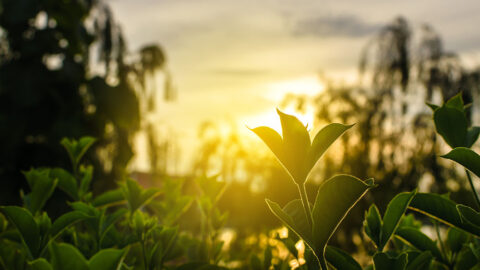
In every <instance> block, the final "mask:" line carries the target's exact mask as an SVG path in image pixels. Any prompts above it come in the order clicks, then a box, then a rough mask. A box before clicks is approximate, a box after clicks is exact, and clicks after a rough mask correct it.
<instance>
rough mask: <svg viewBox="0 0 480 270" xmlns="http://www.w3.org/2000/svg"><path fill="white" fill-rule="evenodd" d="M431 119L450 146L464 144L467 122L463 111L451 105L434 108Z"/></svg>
mask: <svg viewBox="0 0 480 270" xmlns="http://www.w3.org/2000/svg"><path fill="white" fill-rule="evenodd" d="M433 120H434V121H435V126H436V128H437V132H438V133H439V134H440V135H442V137H443V139H444V140H445V142H447V144H448V145H450V146H451V147H452V148H455V147H459V146H466V138H467V128H468V122H467V118H466V116H465V114H464V113H463V111H460V110H458V109H455V108H451V107H445V106H444V107H441V108H439V109H437V110H435V112H434V114H433Z"/></svg>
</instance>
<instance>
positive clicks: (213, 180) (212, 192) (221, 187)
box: [195, 176, 227, 203]
mask: <svg viewBox="0 0 480 270" xmlns="http://www.w3.org/2000/svg"><path fill="white" fill-rule="evenodd" d="M195 181H196V183H197V184H198V186H199V187H200V189H201V191H202V194H203V195H205V196H207V197H208V198H209V199H210V201H211V202H212V203H216V202H217V201H218V200H219V199H220V197H221V196H222V194H223V192H224V191H225V188H226V186H227V185H226V183H225V182H224V181H218V177H217V176H213V177H206V176H202V177H198V178H196V179H195Z"/></svg>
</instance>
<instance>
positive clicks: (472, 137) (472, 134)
mask: <svg viewBox="0 0 480 270" xmlns="http://www.w3.org/2000/svg"><path fill="white" fill-rule="evenodd" d="M479 134H480V127H470V128H469V129H468V130H467V139H466V140H467V145H466V146H467V147H468V148H470V147H472V145H473V144H474V143H475V142H476V141H477V139H478V135H479Z"/></svg>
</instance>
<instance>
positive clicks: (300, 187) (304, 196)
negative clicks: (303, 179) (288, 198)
mask: <svg viewBox="0 0 480 270" xmlns="http://www.w3.org/2000/svg"><path fill="white" fill-rule="evenodd" d="M297 187H298V192H299V193H300V198H301V199H302V204H303V209H304V210H305V216H306V217H307V221H308V224H310V227H312V226H313V217H312V210H311V209H310V203H309V202H308V196H307V190H306V189H305V184H304V183H303V184H301V185H297Z"/></svg>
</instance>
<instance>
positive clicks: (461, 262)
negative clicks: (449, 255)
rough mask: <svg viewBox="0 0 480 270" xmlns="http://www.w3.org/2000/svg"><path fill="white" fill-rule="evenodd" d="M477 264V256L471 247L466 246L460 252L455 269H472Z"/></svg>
mask: <svg viewBox="0 0 480 270" xmlns="http://www.w3.org/2000/svg"><path fill="white" fill-rule="evenodd" d="M476 264H477V258H476V257H475V255H474V254H473V252H472V250H471V249H470V248H464V249H462V250H461V251H460V253H458V258H457V260H456V264H455V269H458V270H470V269H473V267H474V266H475V265H476Z"/></svg>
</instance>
